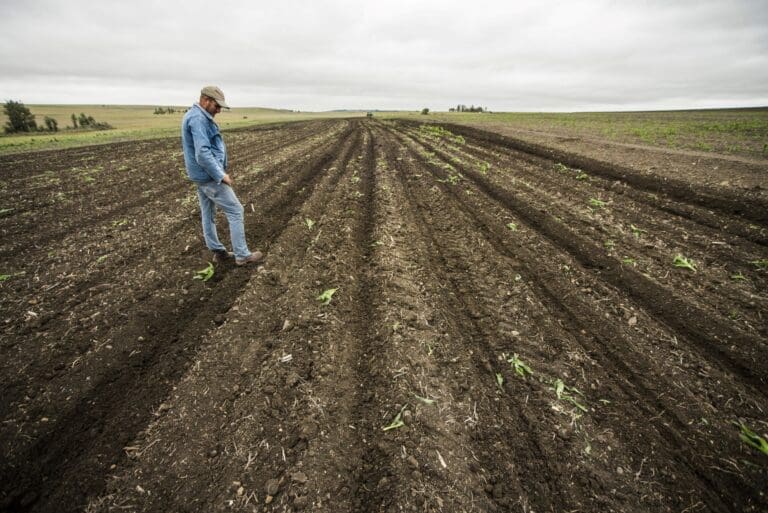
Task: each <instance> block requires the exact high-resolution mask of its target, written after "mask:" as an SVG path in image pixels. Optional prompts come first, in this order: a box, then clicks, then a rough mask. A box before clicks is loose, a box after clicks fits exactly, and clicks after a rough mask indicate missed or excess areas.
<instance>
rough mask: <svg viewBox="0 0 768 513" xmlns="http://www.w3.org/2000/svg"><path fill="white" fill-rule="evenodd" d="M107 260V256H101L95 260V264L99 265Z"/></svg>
mask: <svg viewBox="0 0 768 513" xmlns="http://www.w3.org/2000/svg"><path fill="white" fill-rule="evenodd" d="M107 258H109V255H101V256H100V257H99V258H97V259H96V263H97V264H100V263H102V262H103V261H104V260H106V259H107Z"/></svg>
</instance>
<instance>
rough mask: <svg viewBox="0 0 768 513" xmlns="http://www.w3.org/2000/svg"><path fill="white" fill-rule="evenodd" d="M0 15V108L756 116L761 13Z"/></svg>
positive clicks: (716, 5) (359, 9)
mask: <svg viewBox="0 0 768 513" xmlns="http://www.w3.org/2000/svg"><path fill="white" fill-rule="evenodd" d="M260 4H261V2H246V1H238V0H229V1H228V0H223V1H221V2H217V3H216V4H212V3H210V2H202V1H200V0H194V1H185V2H148V1H146V0H136V1H134V2H132V3H126V2H98V3H91V2H86V1H83V0H70V1H68V2H58V1H44V0H26V1H25V2H18V1H15V0H14V1H12V0H0V7H2V9H3V17H2V19H0V95H2V96H3V98H13V99H20V100H22V101H25V102H27V103H138V104H187V103H190V102H192V101H194V99H195V96H196V93H197V90H198V89H199V87H200V86H201V85H203V84H205V83H217V84H220V85H221V87H222V88H223V89H224V90H225V91H226V93H227V96H228V99H230V100H231V103H232V104H233V105H248V106H274V107H285V108H297V109H302V110H324V109H332V108H395V109H417V108H421V107H423V106H428V107H430V108H432V109H437V110H442V109H446V108H447V107H449V106H452V105H455V104H456V103H474V104H476V105H477V104H480V105H485V106H487V107H489V108H491V109H492V110H584V109H606V108H611V109H613V108H624V109H634V108H675V107H677V108H693V107H725V106H751V105H766V104H768V90H766V87H765V85H764V84H766V83H768V4H765V2H762V1H748V0H741V1H733V2H722V1H718V0H701V1H681V2H661V1H651V0H646V1H618V0H614V1H611V0H593V1H573V2H555V1H540V2H506V1H485V0H478V1H475V2H466V1H464V2H457V1H454V0H442V1H433V0H428V1H424V0H422V1H419V2H412V1H411V2H406V1H386V0H382V1H379V2H375V3H369V2H359V1H358V2H352V1H346V0H336V1H317V2H300V1H297V0H285V1H283V2H281V3H279V4H273V3H267V4H265V5H260Z"/></svg>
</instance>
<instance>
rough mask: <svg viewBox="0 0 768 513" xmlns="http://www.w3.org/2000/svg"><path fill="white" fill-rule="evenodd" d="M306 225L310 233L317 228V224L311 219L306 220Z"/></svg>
mask: <svg viewBox="0 0 768 513" xmlns="http://www.w3.org/2000/svg"><path fill="white" fill-rule="evenodd" d="M304 224H305V225H307V229H308V230H309V231H312V227H313V226H315V222H314V221H313V220H312V219H310V218H306V219H304Z"/></svg>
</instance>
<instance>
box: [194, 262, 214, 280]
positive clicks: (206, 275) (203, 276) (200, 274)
mask: <svg viewBox="0 0 768 513" xmlns="http://www.w3.org/2000/svg"><path fill="white" fill-rule="evenodd" d="M213 273H214V270H213V264H212V263H211V262H208V267H206V268H205V269H201V270H199V271H197V272H196V273H195V275H194V276H193V277H192V279H193V280H200V281H204V282H205V281H208V280H210V279H211V278H213Z"/></svg>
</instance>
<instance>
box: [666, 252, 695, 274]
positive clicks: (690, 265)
mask: <svg viewBox="0 0 768 513" xmlns="http://www.w3.org/2000/svg"><path fill="white" fill-rule="evenodd" d="M672 263H673V264H674V265H675V267H682V268H684V269H690V270H691V271H693V272H696V265H695V263H694V262H693V260H690V259H688V258H686V257H684V256H683V255H676V256H675V259H674V260H673V261H672Z"/></svg>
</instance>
